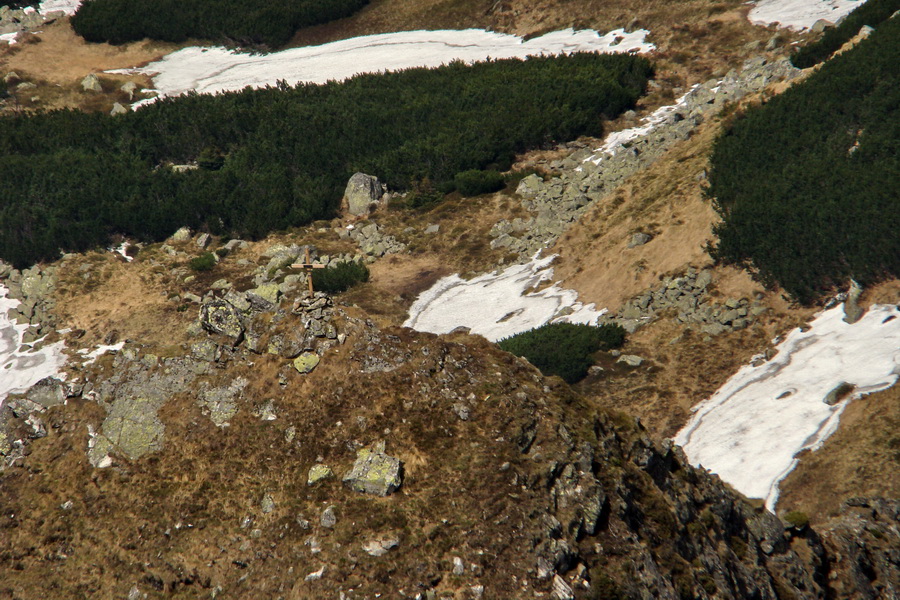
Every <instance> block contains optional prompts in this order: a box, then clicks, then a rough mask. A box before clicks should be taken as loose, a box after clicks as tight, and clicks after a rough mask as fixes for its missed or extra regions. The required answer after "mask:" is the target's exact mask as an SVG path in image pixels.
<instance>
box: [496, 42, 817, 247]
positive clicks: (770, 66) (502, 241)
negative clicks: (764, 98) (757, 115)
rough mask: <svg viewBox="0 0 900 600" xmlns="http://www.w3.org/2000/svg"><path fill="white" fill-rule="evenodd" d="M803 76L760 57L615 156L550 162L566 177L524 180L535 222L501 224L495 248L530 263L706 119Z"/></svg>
mask: <svg viewBox="0 0 900 600" xmlns="http://www.w3.org/2000/svg"><path fill="white" fill-rule="evenodd" d="M799 73H800V71H799V70H798V69H796V68H794V67H793V66H792V65H791V64H790V61H789V60H788V59H787V58H783V59H779V60H776V61H772V62H769V61H768V60H767V59H766V58H765V57H759V58H756V59H753V60H750V61H748V62H747V63H745V64H744V67H743V70H742V71H741V72H740V73H737V72H736V71H734V70H732V71H730V72H729V73H728V74H727V75H726V76H725V77H724V79H722V80H710V81H707V82H706V83H704V84H703V85H700V86H697V87H695V88H693V89H691V90H690V91H689V92H688V93H687V94H685V96H684V98H683V100H682V102H681V103H680V104H679V105H678V106H677V108H676V109H675V110H673V111H671V112H670V113H669V114H668V115H667V116H666V117H665V119H664V120H663V121H662V122H660V123H658V124H657V125H656V126H655V127H653V128H652V129H651V130H650V131H649V132H648V133H646V134H645V135H643V136H640V137H637V138H635V139H634V140H632V141H630V142H628V143H626V144H625V146H624V147H623V148H620V149H619V150H618V151H617V152H615V153H614V154H613V155H611V156H610V155H604V154H603V153H597V151H596V150H592V149H591V148H587V147H583V146H582V147H580V148H579V149H578V150H576V151H574V152H572V153H571V154H570V155H569V156H567V157H565V158H563V159H560V160H558V161H554V162H551V163H550V164H549V165H548V166H549V168H550V169H551V170H554V171H559V172H561V173H562V174H561V175H560V176H558V177H553V178H550V179H549V180H547V181H545V180H544V179H542V178H541V177H538V176H537V175H530V176H528V177H525V178H524V179H522V181H521V182H520V184H519V187H518V188H517V189H516V192H517V193H518V194H519V195H520V196H521V197H522V199H523V201H522V205H523V206H524V207H525V208H526V209H527V210H529V211H530V212H532V213H535V216H534V217H532V218H530V219H515V220H513V221H506V220H503V221H500V222H499V223H497V224H496V225H495V226H494V227H493V229H492V230H491V237H493V238H494V239H493V240H492V242H491V247H492V248H494V249H497V248H506V249H508V250H509V251H511V252H515V253H517V254H519V255H520V257H521V258H522V259H525V260H527V259H529V258H531V257H532V256H533V255H534V253H535V252H537V251H538V250H540V249H541V248H544V247H546V246H548V245H550V244H552V243H553V242H554V241H556V239H557V238H558V237H559V236H560V235H561V234H562V232H563V231H564V230H565V229H566V228H567V227H568V226H569V224H570V223H573V222H574V221H576V220H578V219H579V218H580V217H581V215H582V214H583V213H584V212H585V211H586V210H587V208H588V206H590V204H591V203H593V202H595V201H597V200H600V199H601V198H603V197H605V196H606V195H608V194H609V193H610V192H612V191H613V190H614V189H615V188H616V187H618V186H619V185H620V184H621V183H622V182H623V181H624V180H625V179H626V178H628V177H630V176H631V175H633V174H635V173H637V172H638V171H640V170H641V169H643V168H645V167H647V166H648V165H650V164H652V163H653V162H655V161H656V160H657V159H658V158H659V157H660V156H662V155H663V154H664V153H665V152H666V151H667V150H668V149H669V148H671V147H672V146H673V145H674V144H675V143H677V142H679V141H682V140H686V139H688V138H689V137H690V136H691V134H692V132H693V131H694V130H695V129H696V128H697V127H698V126H699V125H700V124H701V123H702V122H703V120H704V119H705V118H706V117H709V116H711V115H714V114H716V113H718V112H719V111H720V110H721V109H722V108H723V107H724V106H725V105H726V103H729V102H733V101H735V100H738V99H740V98H742V97H744V96H746V95H747V94H750V93H753V92H759V91H762V90H763V89H765V88H766V86H768V85H769V84H770V83H772V82H775V81H784V80H789V79H792V78H794V77H796V76H797V74H799Z"/></svg>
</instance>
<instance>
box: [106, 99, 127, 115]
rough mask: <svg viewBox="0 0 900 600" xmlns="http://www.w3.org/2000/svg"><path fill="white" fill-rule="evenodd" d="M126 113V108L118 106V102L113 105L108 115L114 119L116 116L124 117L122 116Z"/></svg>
mask: <svg viewBox="0 0 900 600" xmlns="http://www.w3.org/2000/svg"><path fill="white" fill-rule="evenodd" d="M126 113H128V108H126V107H125V106H122V105H121V104H119V103H118V102H115V103H113V107H112V110H111V111H109V114H110V115H112V116H114V117H115V116H116V115H124V114H126Z"/></svg>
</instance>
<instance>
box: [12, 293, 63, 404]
mask: <svg viewBox="0 0 900 600" xmlns="http://www.w3.org/2000/svg"><path fill="white" fill-rule="evenodd" d="M6 292H7V289H6V288H5V287H3V286H2V285H0V406H2V405H3V402H4V401H5V400H6V397H7V395H9V394H10V393H14V392H24V391H25V390H27V389H28V388H30V387H31V386H33V385H34V384H35V383H37V382H38V381H40V380H41V379H43V378H44V377H50V376H51V375H58V373H59V370H60V369H61V368H62V366H63V365H64V364H65V362H66V357H65V356H64V355H63V353H62V349H63V346H64V345H65V343H64V342H57V343H55V344H50V345H47V346H44V347H43V348H42V349H40V350H36V351H29V350H26V351H24V352H22V351H20V350H19V348H20V347H21V346H22V334H23V333H24V332H25V330H26V329H28V325H16V324H15V323H12V322H10V320H9V319H8V318H7V316H6V313H7V312H8V311H9V309H11V308H15V307H16V306H18V305H19V302H18V300H12V299H10V298H7V297H6Z"/></svg>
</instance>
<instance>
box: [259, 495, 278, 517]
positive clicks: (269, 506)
mask: <svg viewBox="0 0 900 600" xmlns="http://www.w3.org/2000/svg"><path fill="white" fill-rule="evenodd" d="M260 508H261V509H262V511H263V514H264V515H267V514H269V513H270V512H272V511H273V510H275V498H274V497H273V496H272V494H266V495H265V496H263V499H262V502H261V503H260Z"/></svg>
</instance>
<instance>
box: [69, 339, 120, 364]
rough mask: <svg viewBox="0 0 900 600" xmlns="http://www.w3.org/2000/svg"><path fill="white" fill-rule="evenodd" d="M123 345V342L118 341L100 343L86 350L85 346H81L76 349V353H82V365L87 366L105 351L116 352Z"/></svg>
mask: <svg viewBox="0 0 900 600" xmlns="http://www.w3.org/2000/svg"><path fill="white" fill-rule="evenodd" d="M124 347H125V342H119V343H118V344H110V345H100V346H97V347H96V348H95V349H94V350H92V351H90V352H89V351H88V349H87V348H82V349H81V350H79V351H78V354H83V355H84V363H82V366H85V367H86V366H88V365H92V364H94V362H96V360H97V359H98V358H100V357H101V356H103V355H104V354H106V353H107V352H118V351H119V350H121V349H122V348H124Z"/></svg>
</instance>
